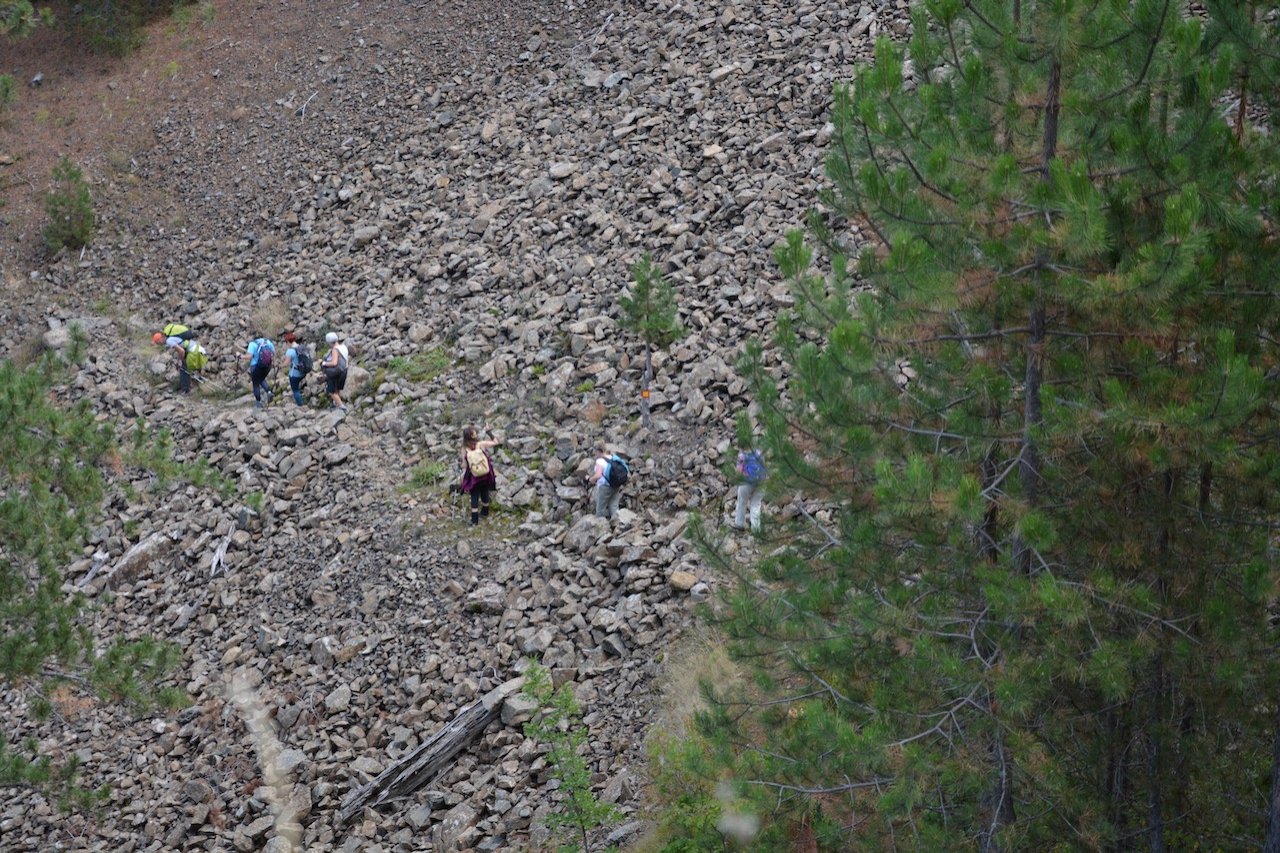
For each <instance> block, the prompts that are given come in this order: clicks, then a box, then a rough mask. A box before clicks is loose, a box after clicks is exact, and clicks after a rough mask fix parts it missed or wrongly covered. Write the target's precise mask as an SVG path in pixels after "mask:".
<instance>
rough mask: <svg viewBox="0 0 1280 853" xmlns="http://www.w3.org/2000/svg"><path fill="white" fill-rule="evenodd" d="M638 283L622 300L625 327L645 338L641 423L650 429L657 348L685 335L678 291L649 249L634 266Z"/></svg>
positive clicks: (635, 279)
mask: <svg viewBox="0 0 1280 853" xmlns="http://www.w3.org/2000/svg"><path fill="white" fill-rule="evenodd" d="M631 279H632V281H633V282H634V283H635V284H634V286H633V287H632V289H631V292H630V294H626V293H624V294H623V295H622V296H621V297H619V299H618V304H619V305H621V306H622V327H623V328H625V329H630V330H631V331H633V332H635V333H636V334H638V335H639V336H640V339H641V340H642V341H644V345H645V349H644V379H643V382H642V384H641V386H640V422H641V424H643V425H644V427H645V428H646V429H647V428H648V427H649V426H650V417H649V385H650V384H651V383H652V382H653V351H654V350H655V349H665V348H667V347H669V346H671V345H672V344H673V343H675V342H676V341H678V340H679V339H680V338H681V337H683V335H684V328H683V327H682V326H681V325H680V321H679V319H678V316H677V311H676V297H675V290H674V288H672V286H671V283H670V282H669V281H667V279H666V276H664V275H663V274H662V272H661V270H659V269H658V267H657V266H656V265H655V264H654V262H653V258H652V257H650V255H649V254H648V253H647V252H646V253H645V255H644V257H642V258H641V259H640V260H639V261H637V262H636V263H635V264H634V265H633V266H632V267H631Z"/></svg>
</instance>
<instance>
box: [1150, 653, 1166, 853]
mask: <svg viewBox="0 0 1280 853" xmlns="http://www.w3.org/2000/svg"><path fill="white" fill-rule="evenodd" d="M1152 666H1153V668H1154V672H1153V673H1152V676H1151V705H1150V709H1149V710H1148V712H1147V731H1146V735H1147V777H1148V779H1147V841H1148V846H1149V847H1150V849H1151V853H1164V850H1165V846H1164V798H1163V782H1164V780H1163V775H1164V766H1163V765H1164V754H1163V752H1164V741H1163V738H1161V736H1160V697H1161V696H1162V695H1163V694H1164V674H1163V673H1164V666H1163V664H1162V663H1161V662H1160V659H1159V658H1158V657H1157V658H1156V660H1155V661H1154V662H1153V664H1152Z"/></svg>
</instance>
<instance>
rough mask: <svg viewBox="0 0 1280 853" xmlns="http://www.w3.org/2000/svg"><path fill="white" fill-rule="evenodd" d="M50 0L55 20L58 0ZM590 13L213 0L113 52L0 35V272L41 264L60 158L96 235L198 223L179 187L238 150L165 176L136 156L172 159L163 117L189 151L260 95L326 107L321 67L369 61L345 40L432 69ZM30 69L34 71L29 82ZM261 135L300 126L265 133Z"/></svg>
mask: <svg viewBox="0 0 1280 853" xmlns="http://www.w3.org/2000/svg"><path fill="white" fill-rule="evenodd" d="M50 5H51V7H52V8H53V9H54V11H55V14H57V15H58V16H59V18H60V19H62V20H66V18H67V15H68V9H69V8H70V4H69V3H65V2H56V3H53V4H50ZM589 14H590V10H588V9H583V8H580V7H576V6H573V5H572V4H567V3H562V2H556V0H552V2H547V0H513V2H503V3H501V4H494V3H487V2H483V0H444V2H439V3H426V2H412V0H367V1H366V0H356V2H352V0H249V2H236V0H216V2H202V3H193V4H191V5H189V6H187V7H185V8H184V9H183V10H181V11H180V12H178V13H177V14H175V15H173V16H171V17H169V18H167V19H163V20H159V21H156V22H154V23H153V24H151V25H150V26H148V27H147V28H146V30H145V33H144V36H145V40H144V42H143V44H142V45H141V47H139V48H138V49H137V50H135V51H134V52H133V53H131V54H130V55H128V56H125V57H122V58H115V57H110V56H103V55H95V54H93V53H92V52H90V51H89V49H88V47H87V46H86V44H85V43H84V41H83V39H82V38H80V37H79V36H77V35H76V34H75V33H73V32H69V31H68V30H67V29H66V28H63V27H60V26H54V27H48V28H42V29H40V30H38V31H37V32H36V33H35V34H33V35H32V36H30V37H28V38H25V39H18V40H12V41H0V73H8V74H12V75H13V76H14V77H15V78H16V80H17V81H18V84H19V91H18V96H17V99H16V101H15V102H14V103H12V104H10V105H9V106H8V107H5V108H3V109H0V270H3V271H4V273H5V274H4V275H3V276H2V277H0V278H2V279H3V281H4V282H5V283H6V284H7V285H8V287H10V288H12V287H15V286H20V284H19V280H20V279H21V278H22V272H23V271H25V270H30V269H35V268H36V267H37V266H38V265H39V264H40V263H41V262H42V260H43V258H44V246H43V243H42V240H41V237H40V232H41V229H42V227H43V222H44V208H43V198H44V194H45V193H47V192H48V190H49V189H50V188H51V186H52V184H51V177H50V176H51V172H52V170H53V167H54V165H55V164H56V163H57V161H58V159H59V158H61V157H63V156H66V157H69V158H70V159H71V160H72V161H73V162H75V163H76V164H77V165H79V166H80V167H81V168H82V169H83V171H84V173H85V177H86V178H87V179H88V180H89V182H90V183H91V185H92V187H93V192H94V196H95V209H96V211H97V212H98V214H99V219H100V223H101V224H102V226H103V230H105V232H106V233H107V234H108V235H109V233H110V231H111V229H112V228H137V229H142V228H145V227H147V226H148V225H151V224H153V223H155V222H168V223H182V224H192V225H198V224H200V223H198V222H192V221H191V217H192V216H193V215H195V216H197V217H198V216H199V211H198V210H195V209H194V208H196V207H198V205H191V204H189V201H190V199H191V198H193V197H194V194H196V193H200V194H203V196H204V197H208V196H209V195H210V188H211V187H218V186H227V185H229V184H231V183H232V182H233V181H236V179H237V178H238V177H240V176H241V172H242V171H243V169H242V165H243V164H242V162H241V158H240V157H237V156H231V155H232V152H228V153H227V156H221V157H219V156H213V157H210V158H208V160H207V161H205V160H203V159H202V162H200V164H199V167H200V172H201V178H202V179H201V181H200V182H199V183H200V184H201V186H200V187H194V186H191V182H190V181H189V180H186V179H185V178H183V177H182V176H181V175H179V179H178V180H177V181H175V182H172V183H171V182H169V181H167V180H166V178H165V170H164V169H163V168H158V169H157V168H154V166H155V165H156V164H155V163H154V162H153V168H140V165H139V164H140V162H142V161H145V160H146V159H147V158H148V157H151V158H152V160H153V161H154V160H155V159H156V158H157V155H158V156H159V157H173V156H174V153H175V152H174V148H175V146H174V145H173V144H172V139H170V140H169V141H170V144H169V145H168V146H167V148H165V147H164V146H161V147H162V148H164V150H160V151H157V146H158V145H160V143H161V142H162V140H161V139H160V137H159V135H158V131H159V128H160V126H161V125H164V126H165V128H166V129H167V131H168V133H169V135H170V137H172V136H174V135H175V134H174V133H173V129H174V125H175V124H177V125H179V126H180V129H181V133H182V135H183V137H184V139H185V140H186V141H187V142H188V143H189V146H188V148H189V149H192V150H199V149H198V145H199V143H200V142H201V141H202V140H205V139H208V138H210V137H211V136H216V134H217V131H220V130H222V129H223V128H224V127H226V126H228V125H234V124H235V123H237V122H240V123H244V122H245V121H246V119H252V118H253V117H254V116H255V114H257V113H258V112H260V111H261V110H262V108H263V107H264V106H272V107H274V108H275V111H276V112H277V113H282V114H285V115H289V114H290V113H292V114H294V115H297V109H298V108H300V107H302V106H303V105H304V104H305V105H306V109H308V110H311V111H313V112H314V111H318V110H320V109H323V108H324V107H325V106H326V105H325V103H324V98H325V91H326V88H327V87H325V86H324V85H321V84H322V83H323V82H324V75H326V74H333V75H336V74H343V73H346V74H348V75H350V76H354V75H358V74H360V73H361V72H369V71H371V69H368V68H358V67H354V66H358V65H360V64H361V63H362V61H364V62H367V60H362V57H361V56H360V55H358V54H356V53H354V52H353V51H352V50H351V46H352V45H366V44H372V45H377V46H378V47H379V48H380V49H381V50H382V51H384V52H385V51H394V52H398V53H401V54H410V55H413V56H414V58H415V59H417V60H420V62H421V65H422V68H423V74H424V77H425V78H427V79H431V78H433V77H434V78H440V79H445V78H447V77H448V76H449V74H450V73H451V72H452V71H454V70H456V69H458V68H460V67H464V66H465V67H477V66H493V67H498V66H500V65H501V64H502V63H504V62H505V61H506V60H507V59H508V58H509V57H511V56H513V55H514V54H515V53H517V52H519V51H520V50H521V49H522V48H523V45H524V43H525V42H526V41H527V40H528V38H529V36H530V34H531V33H533V32H538V31H549V32H560V33H567V34H568V36H569V37H570V38H572V37H573V33H574V32H580V31H581V29H582V27H583V25H584V24H585V22H587V21H588V19H589ZM37 74H39V75H41V77H42V82H41V83H40V84H39V85H31V84H30V82H29V81H31V80H33V78H35V76H36V75H37ZM313 92H315V93H316V95H317V97H316V98H313V99H311V100H310V101H307V98H308V96H310V95H311V94H312V93H313ZM371 106H376V104H372V105H371ZM300 119H305V114H304V115H303V116H301V117H300ZM352 120H353V121H357V120H360V119H359V117H356V116H352ZM374 120H376V111H375V116H374ZM265 142H266V143H267V144H268V145H269V144H271V143H272V142H275V143H277V144H278V145H280V146H290V145H297V144H298V139H297V137H296V134H294V135H290V136H282V135H280V134H276V135H275V138H274V139H271V138H268V139H267V140H265ZM304 143H305V139H304ZM277 153H279V152H277ZM184 156H186V155H184ZM267 159H268V160H270V159H271V158H270V157H268V158H267ZM160 165H163V161H161V164H160ZM178 171H181V170H178ZM204 224H206V225H212V224H213V223H211V222H205V223H204ZM196 230H197V232H198V231H199V229H198V228H197V229H196Z"/></svg>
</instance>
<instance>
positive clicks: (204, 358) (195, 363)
mask: <svg viewBox="0 0 1280 853" xmlns="http://www.w3.org/2000/svg"><path fill="white" fill-rule="evenodd" d="M182 348H183V349H185V350H186V351H187V358H186V365H187V370H204V366H205V365H206V364H208V363H209V354H208V353H207V352H205V351H204V347H202V346H200V345H199V344H198V343H196V342H195V341H187V342H186V343H184V344H183V345H182Z"/></svg>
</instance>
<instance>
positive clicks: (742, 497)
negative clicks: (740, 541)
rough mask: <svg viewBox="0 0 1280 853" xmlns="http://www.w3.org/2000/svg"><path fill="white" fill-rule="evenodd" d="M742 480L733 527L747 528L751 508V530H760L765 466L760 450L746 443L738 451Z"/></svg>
mask: <svg viewBox="0 0 1280 853" xmlns="http://www.w3.org/2000/svg"><path fill="white" fill-rule="evenodd" d="M736 468H737V470H738V473H739V474H740V475H741V476H742V482H741V483H739V484H738V503H737V505H736V506H735V507H734V509H733V529H734V530H746V529H747V524H746V521H747V508H748V507H750V509H751V532H752V533H759V532H760V505H761V503H763V501H764V490H763V489H762V488H761V487H762V486H763V485H764V478H765V474H766V471H765V467H764V457H763V456H761V455H760V451H759V450H756V449H755V448H753V447H751V446H750V445H749V444H744V445H743V446H742V449H741V450H739V451H738V462H737V465H736Z"/></svg>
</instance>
